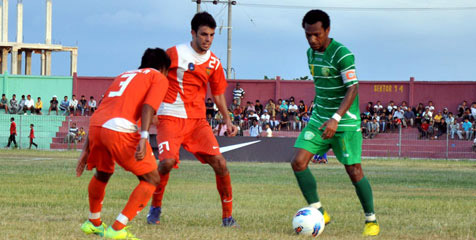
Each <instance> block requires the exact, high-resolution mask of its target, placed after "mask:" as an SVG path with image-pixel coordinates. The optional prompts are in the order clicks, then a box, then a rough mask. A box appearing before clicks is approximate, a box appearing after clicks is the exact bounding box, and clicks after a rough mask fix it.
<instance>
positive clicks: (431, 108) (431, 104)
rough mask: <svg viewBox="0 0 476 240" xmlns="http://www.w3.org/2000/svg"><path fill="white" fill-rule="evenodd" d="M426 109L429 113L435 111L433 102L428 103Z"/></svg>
mask: <svg viewBox="0 0 476 240" xmlns="http://www.w3.org/2000/svg"><path fill="white" fill-rule="evenodd" d="M427 107H428V109H430V112H433V111H435V106H433V101H428V106H427Z"/></svg>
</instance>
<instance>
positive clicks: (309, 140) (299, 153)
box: [291, 124, 330, 224]
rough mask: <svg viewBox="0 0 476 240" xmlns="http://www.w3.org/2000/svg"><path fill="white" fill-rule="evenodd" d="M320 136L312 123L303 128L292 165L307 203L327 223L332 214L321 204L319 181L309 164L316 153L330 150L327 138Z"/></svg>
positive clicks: (296, 144) (295, 145) (320, 153)
mask: <svg viewBox="0 0 476 240" xmlns="http://www.w3.org/2000/svg"><path fill="white" fill-rule="evenodd" d="M320 136H321V133H320V132H319V130H318V129H317V128H316V127H314V126H313V125H311V124H309V125H307V126H306V128H304V129H303V131H302V132H301V134H299V137H298V138H297V140H296V143H295V144H294V147H295V148H297V150H296V153H295V155H294V157H293V159H292V161H291V167H292V169H293V171H294V175H295V176H296V180H297V182H298V185H299V188H300V189H301V192H302V194H303V196H304V198H305V199H306V201H307V203H308V204H309V205H310V206H312V207H315V208H317V209H318V210H319V211H321V213H323V215H324V220H325V223H326V224H327V223H329V222H330V216H329V215H328V214H327V212H326V211H325V210H324V208H323V207H322V205H321V202H320V200H319V195H318V193H317V182H316V179H315V178H314V175H313V174H312V172H311V170H310V169H309V166H308V165H309V161H310V160H311V158H312V157H313V156H314V154H316V153H317V154H319V155H323V154H324V153H326V152H327V150H329V146H328V145H329V144H328V143H327V140H323V139H322V138H321V137H320Z"/></svg>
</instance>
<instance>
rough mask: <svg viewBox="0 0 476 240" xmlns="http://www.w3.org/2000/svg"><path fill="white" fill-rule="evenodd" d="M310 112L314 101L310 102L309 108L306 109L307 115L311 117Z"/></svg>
mask: <svg viewBox="0 0 476 240" xmlns="http://www.w3.org/2000/svg"><path fill="white" fill-rule="evenodd" d="M312 110H314V101H311V104H309V107H308V108H307V114H308V115H309V116H312Z"/></svg>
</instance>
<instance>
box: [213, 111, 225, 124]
mask: <svg viewBox="0 0 476 240" xmlns="http://www.w3.org/2000/svg"><path fill="white" fill-rule="evenodd" d="M213 119H215V122H216V123H219V122H222V121H223V115H222V114H221V112H217V113H215V117H214V118H213Z"/></svg>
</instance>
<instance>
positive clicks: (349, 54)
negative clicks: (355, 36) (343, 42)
mask: <svg viewBox="0 0 476 240" xmlns="http://www.w3.org/2000/svg"><path fill="white" fill-rule="evenodd" d="M353 55H354V54H352V53H347V54H346V55H344V56H342V57H341V58H340V59H339V60H337V63H340V61H342V59H344V58H345V57H348V56H353Z"/></svg>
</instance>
